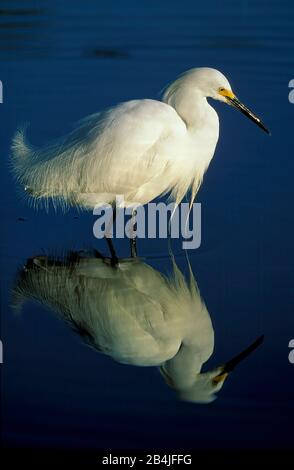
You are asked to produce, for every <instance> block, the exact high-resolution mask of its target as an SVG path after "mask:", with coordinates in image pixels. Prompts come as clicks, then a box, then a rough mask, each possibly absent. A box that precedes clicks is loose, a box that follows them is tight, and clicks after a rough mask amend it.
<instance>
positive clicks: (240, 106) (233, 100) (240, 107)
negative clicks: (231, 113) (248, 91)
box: [226, 93, 270, 135]
mask: <svg viewBox="0 0 294 470" xmlns="http://www.w3.org/2000/svg"><path fill="white" fill-rule="evenodd" d="M226 98H227V101H228V103H229V104H231V105H232V106H234V107H235V108H236V109H238V110H239V111H241V113H243V114H245V116H247V117H248V118H249V119H251V121H253V122H255V124H257V125H258V126H259V127H260V128H261V129H262V130H264V131H265V132H266V133H267V134H269V135H270V131H269V130H268V128H267V127H265V125H264V124H263V122H262V121H261V119H259V117H257V116H256V114H254V113H253V112H252V111H250V109H248V108H246V106H245V105H244V104H243V103H241V101H239V100H238V98H237V97H236V96H235V95H233V93H232V96H226Z"/></svg>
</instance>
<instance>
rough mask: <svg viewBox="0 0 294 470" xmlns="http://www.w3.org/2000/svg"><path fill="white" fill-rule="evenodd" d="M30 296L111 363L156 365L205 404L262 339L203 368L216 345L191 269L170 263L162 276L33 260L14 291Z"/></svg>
mask: <svg viewBox="0 0 294 470" xmlns="http://www.w3.org/2000/svg"><path fill="white" fill-rule="evenodd" d="M26 299H34V300H36V301H38V302H40V303H41V304H43V305H45V306H46V307H49V308H51V309H53V310H54V311H56V312H58V314H59V316H60V317H61V318H63V319H64V320H65V321H66V322H67V323H68V324H69V325H70V326H71V327H72V328H74V329H75V330H76V332H77V333H78V334H79V335H80V336H81V338H82V339H83V340H84V341H85V342H87V343H88V344H89V345H91V346H92V347H94V348H95V349H96V350H98V351H99V352H102V353H104V354H106V355H108V356H110V357H112V358H113V359H114V360H116V361H118V362H120V363H124V364H130V365H134V366H157V367H159V368H160V371H161V373H162V375H163V377H164V378H165V381H166V383H167V384H168V385H169V386H171V387H172V388H173V389H174V390H176V392H177V393H178V395H179V397H180V398H181V399H183V400H187V401H193V402H198V403H209V402H211V401H213V400H214V399H215V398H216V395H215V393H216V392H218V391H219V390H220V389H221V387H222V385H223V383H224V380H225V378H226V377H227V375H228V373H229V372H230V371H231V370H232V369H233V368H234V367H235V366H236V365H237V364H238V363H239V362H240V361H241V360H242V359H243V358H245V357H246V356H247V355H248V354H249V353H250V352H251V351H253V350H254V349H255V348H256V347H257V346H258V345H259V344H260V342H261V338H260V339H259V340H257V341H256V342H255V343H253V344H252V345H251V346H250V347H249V348H247V349H246V350H245V351H243V353H241V354H240V355H238V356H236V357H235V358H234V359H232V360H231V361H229V362H227V363H226V364H224V365H223V366H219V367H216V368H213V369H212V370H210V371H207V372H202V370H201V369H202V366H203V364H204V363H205V362H206V361H207V360H208V359H209V358H210V356H211V355H212V353H213V349H214V329H213V326H212V323H211V318H210V315H209V313H208V311H207V308H206V306H205V304H204V302H203V301H202V299H201V296H200V293H199V290H198V288H197V284H196V281H195V279H194V277H193V274H192V272H191V270H190V281H189V283H186V281H185V279H184V277H183V275H182V273H181V272H180V271H179V269H178V268H177V266H176V264H175V263H173V275H172V276H169V277H165V276H163V275H162V274H161V273H159V272H158V271H156V270H155V269H153V268H151V267H150V266H148V265H147V264H145V263H143V262H141V261H139V260H138V259H137V260H135V261H130V260H124V261H121V262H120V263H119V265H118V266H117V267H116V268H114V267H113V266H112V265H111V263H110V262H109V260H108V259H104V258H101V259H97V258H80V257H79V256H78V255H76V256H75V257H74V258H73V257H71V258H68V260H67V262H64V261H63V262H56V260H54V259H53V260H52V259H50V258H47V257H44V256H43V257H35V258H33V259H31V260H30V262H29V263H27V265H26V267H25V268H24V270H23V271H22V272H21V276H20V278H19V281H18V283H17V285H16V287H15V289H14V304H15V305H17V306H18V307H19V308H20V306H21V305H22V304H23V302H24V301H25V300H26Z"/></svg>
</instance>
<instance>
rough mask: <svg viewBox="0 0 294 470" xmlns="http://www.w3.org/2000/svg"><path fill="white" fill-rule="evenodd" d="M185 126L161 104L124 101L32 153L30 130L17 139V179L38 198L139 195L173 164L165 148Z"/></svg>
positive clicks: (15, 163) (13, 148) (79, 123)
mask: <svg viewBox="0 0 294 470" xmlns="http://www.w3.org/2000/svg"><path fill="white" fill-rule="evenodd" d="M182 127H185V126H184V123H183V122H182V121H181V119H180V118H179V117H178V115H177V113H176V112H175V110H174V109H173V108H171V107H170V106H169V105H166V104H165V103H162V102H159V101H155V100H136V101H129V102H126V103H122V104H120V105H118V106H115V107H114V108H110V109H108V110H106V111H104V112H102V113H97V114H93V115H91V116H89V117H87V118H85V119H83V120H82V121H80V122H78V124H77V126H76V127H75V129H74V130H73V131H72V132H71V133H70V134H68V135H67V136H65V137H63V138H61V139H59V140H57V141H55V142H53V143H51V144H49V145H48V146H46V147H45V148H43V149H38V150H35V149H32V148H31V147H30V146H29V145H28V144H27V143H26V141H25V135H24V131H23V130H20V131H18V132H17V134H16V135H15V138H14V140H13V145H12V158H13V164H14V170H15V173H16V176H17V178H18V179H19V180H20V181H21V182H22V183H23V184H24V185H25V186H27V187H28V188H29V189H30V190H31V191H32V195H33V196H35V197H57V198H58V197H62V198H65V199H71V198H74V197H75V195H76V194H80V193H81V194H84V193H86V194H87V193H94V194H95V193H114V194H124V195H125V194H127V193H132V192H133V193H135V192H136V191H137V190H138V188H140V187H141V186H142V185H143V184H145V183H146V182H148V181H150V179H152V178H153V177H154V176H158V175H159V174H160V173H161V172H162V171H163V170H164V168H165V167H166V165H167V164H168V156H167V155H165V154H162V153H160V155H159V154H158V152H159V144H160V143H161V142H162V141H163V140H164V139H166V138H167V137H168V136H169V135H170V134H171V133H172V132H175V131H176V130H178V129H179V128H180V129H181V130H182Z"/></svg>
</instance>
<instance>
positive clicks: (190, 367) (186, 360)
mask: <svg viewBox="0 0 294 470" xmlns="http://www.w3.org/2000/svg"><path fill="white" fill-rule="evenodd" d="M202 365H203V361H202V357H201V354H200V351H195V349H194V348H193V347H191V346H190V347H189V346H182V347H181V349H180V350H179V352H178V353H177V355H176V356H174V357H173V358H172V359H170V360H169V361H167V362H166V363H165V364H164V371H165V372H166V373H167V375H168V377H169V378H170V379H171V382H172V386H173V387H174V388H176V389H178V390H184V389H186V388H189V387H191V386H193V385H194V384H195V381H196V380H197V376H198V374H200V371H201V367H202Z"/></svg>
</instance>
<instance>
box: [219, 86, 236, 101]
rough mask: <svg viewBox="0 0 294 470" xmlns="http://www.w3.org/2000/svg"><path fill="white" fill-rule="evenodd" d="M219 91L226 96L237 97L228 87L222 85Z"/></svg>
mask: <svg viewBox="0 0 294 470" xmlns="http://www.w3.org/2000/svg"><path fill="white" fill-rule="evenodd" d="M217 91H218V93H219V94H220V95H222V96H225V97H226V98H231V99H233V98H235V95H234V93H233V92H232V91H231V90H227V89H226V88H223V87H220V88H219V89H218V90H217Z"/></svg>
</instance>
